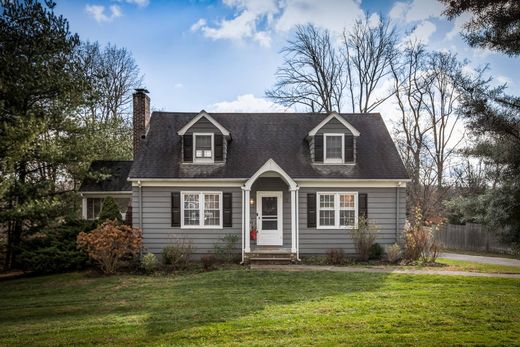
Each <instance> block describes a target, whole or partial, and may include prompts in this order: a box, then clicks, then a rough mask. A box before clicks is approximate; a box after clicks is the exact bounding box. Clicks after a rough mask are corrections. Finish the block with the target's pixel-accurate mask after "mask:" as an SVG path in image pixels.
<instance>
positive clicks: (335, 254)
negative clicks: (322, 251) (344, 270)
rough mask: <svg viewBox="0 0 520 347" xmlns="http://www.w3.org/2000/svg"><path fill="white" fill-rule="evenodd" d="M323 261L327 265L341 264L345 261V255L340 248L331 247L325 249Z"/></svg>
mask: <svg viewBox="0 0 520 347" xmlns="http://www.w3.org/2000/svg"><path fill="white" fill-rule="evenodd" d="M325 262H326V263H327V264H329V265H343V264H345V263H346V262H347V257H346V256H345V252H344V251H343V250H342V249H341V248H331V249H329V250H328V251H327V257H326V260H325Z"/></svg>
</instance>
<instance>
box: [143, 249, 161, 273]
mask: <svg viewBox="0 0 520 347" xmlns="http://www.w3.org/2000/svg"><path fill="white" fill-rule="evenodd" d="M157 265H159V262H158V260H157V256H156V255H155V254H153V253H146V254H145V256H144V257H143V259H141V268H142V269H143V270H144V272H146V273H148V274H149V273H152V272H154V271H155V270H156V269H157Z"/></svg>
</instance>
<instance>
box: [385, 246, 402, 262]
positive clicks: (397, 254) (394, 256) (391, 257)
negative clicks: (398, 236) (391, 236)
mask: <svg viewBox="0 0 520 347" xmlns="http://www.w3.org/2000/svg"><path fill="white" fill-rule="evenodd" d="M385 252H386V259H387V260H388V261H389V262H390V263H397V262H398V261H399V259H401V246H399V245H398V244H397V243H394V244H393V245H386V246H385Z"/></svg>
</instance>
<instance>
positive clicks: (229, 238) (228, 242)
mask: <svg viewBox="0 0 520 347" xmlns="http://www.w3.org/2000/svg"><path fill="white" fill-rule="evenodd" d="M239 239H240V238H239V236H238V235H234V234H228V235H226V236H224V237H223V238H222V242H221V243H220V244H215V246H214V249H215V256H216V257H217V259H218V260H220V261H222V262H225V263H232V262H236V261H237V260H238V259H239V258H238V256H239V254H238V252H237V244H238V240H239Z"/></svg>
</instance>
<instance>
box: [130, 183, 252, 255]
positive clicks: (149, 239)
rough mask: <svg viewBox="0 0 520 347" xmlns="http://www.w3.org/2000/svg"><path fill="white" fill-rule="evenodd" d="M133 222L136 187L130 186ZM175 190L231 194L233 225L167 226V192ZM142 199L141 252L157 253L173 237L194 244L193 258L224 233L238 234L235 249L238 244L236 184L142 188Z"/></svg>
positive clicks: (239, 211) (239, 204)
mask: <svg viewBox="0 0 520 347" xmlns="http://www.w3.org/2000/svg"><path fill="white" fill-rule="evenodd" d="M132 191H133V194H132V206H133V209H132V212H133V225H134V226H135V227H138V226H139V188H138V187H133V189H132ZM175 191H178V192H180V191H219V192H231V193H232V194H233V199H232V206H233V227H231V228H229V227H228V228H222V229H181V228H174V227H172V226H171V193H172V192H175ZM142 198H143V211H142V214H143V246H144V251H145V252H152V253H156V254H159V253H161V250H162V249H163V248H164V247H165V246H168V245H170V244H172V243H174V242H175V241H176V240H184V241H189V242H191V243H192V244H193V246H194V247H195V251H194V253H195V257H196V258H198V257H200V256H202V255H205V254H207V253H213V249H214V248H213V247H214V245H215V244H216V243H219V242H221V240H222V238H223V237H224V236H225V235H228V234H235V235H238V236H239V237H240V240H239V242H238V243H237V252H240V247H241V244H242V237H241V235H242V232H241V229H242V217H241V215H242V191H241V189H240V188H239V187H236V188H235V187H230V188H221V189H215V188H201V187H196V188H194V187H191V188H190V187H142Z"/></svg>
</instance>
